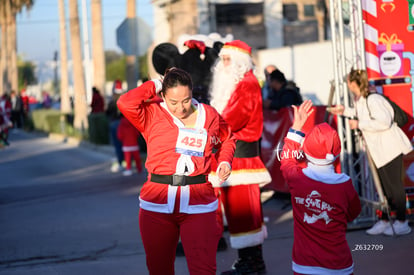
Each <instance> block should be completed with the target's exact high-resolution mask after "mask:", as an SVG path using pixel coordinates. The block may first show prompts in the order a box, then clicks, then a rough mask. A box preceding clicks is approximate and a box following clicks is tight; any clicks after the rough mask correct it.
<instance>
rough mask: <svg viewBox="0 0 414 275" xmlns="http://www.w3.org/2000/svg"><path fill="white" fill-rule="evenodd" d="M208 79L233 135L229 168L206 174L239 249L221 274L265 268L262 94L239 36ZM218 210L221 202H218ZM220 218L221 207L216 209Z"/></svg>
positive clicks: (225, 49)
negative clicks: (226, 173)
mask: <svg viewBox="0 0 414 275" xmlns="http://www.w3.org/2000/svg"><path fill="white" fill-rule="evenodd" d="M219 57H220V60H219V62H218V63H217V64H216V66H215V67H214V74H213V83H212V85H211V91H210V97H211V101H210V103H211V105H212V106H213V107H215V108H216V110H217V111H218V112H219V113H220V114H221V115H222V116H223V118H224V120H225V121H226V122H227V123H228V124H229V125H230V127H231V130H232V132H233V134H234V136H235V137H236V139H237V142H236V151H235V153H234V159H233V167H232V169H233V170H232V174H231V176H230V177H229V178H228V180H227V181H225V182H224V183H221V184H220V182H219V181H218V179H217V177H216V176H215V173H214V171H215V169H214V168H213V169H212V171H213V173H212V174H211V176H210V179H211V181H212V183H213V185H214V186H215V187H217V189H216V191H217V194H218V196H219V198H220V200H221V202H222V204H223V209H224V213H225V217H226V220H227V224H228V230H229V233H230V244H231V247H232V248H234V249H237V250H238V256H239V257H238V259H237V260H236V262H235V263H234V264H233V266H232V270H229V271H226V272H224V273H222V274H248V273H252V272H256V273H257V272H264V271H265V270H266V267H265V263H264V261H263V255H262V244H263V242H264V239H265V238H266V237H267V231H266V226H265V225H264V223H263V212H262V204H261V200H260V187H261V186H263V185H265V184H267V183H269V182H270V181H271V177H270V174H269V172H268V170H267V169H266V167H265V165H264V164H263V162H262V160H261V158H260V152H259V139H260V137H261V135H262V129H263V108H262V95H261V88H260V85H259V81H258V80H257V78H256V76H255V75H254V74H253V62H252V57H251V48H250V46H248V45H247V44H246V43H244V42H243V41H240V40H235V41H231V42H227V43H225V44H224V45H223V47H222V48H221V50H220V53H219ZM219 210H221V208H219ZM218 220H219V222H220V223H221V224H222V213H221V212H220V211H219V212H218Z"/></svg>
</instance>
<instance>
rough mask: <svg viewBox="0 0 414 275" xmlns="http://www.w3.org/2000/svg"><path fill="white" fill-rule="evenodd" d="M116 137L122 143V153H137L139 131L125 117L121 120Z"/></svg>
mask: <svg viewBox="0 0 414 275" xmlns="http://www.w3.org/2000/svg"><path fill="white" fill-rule="evenodd" d="M117 137H118V139H119V140H120V141H121V143H122V150H123V151H137V150H139V147H138V137H139V131H138V130H137V128H135V127H134V125H132V123H131V122H129V121H128V119H126V118H125V117H122V118H121V121H120V123H119V126H118V129H117Z"/></svg>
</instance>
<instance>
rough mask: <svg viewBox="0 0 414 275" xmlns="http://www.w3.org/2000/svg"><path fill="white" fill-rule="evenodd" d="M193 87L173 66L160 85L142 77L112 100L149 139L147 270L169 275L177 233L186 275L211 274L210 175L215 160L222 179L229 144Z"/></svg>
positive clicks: (214, 234)
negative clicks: (116, 100)
mask: <svg viewBox="0 0 414 275" xmlns="http://www.w3.org/2000/svg"><path fill="white" fill-rule="evenodd" d="M192 88H193V85H192V80H191V77H190V75H189V74H188V73H187V72H185V71H183V70H181V69H177V68H171V69H169V70H168V71H167V73H166V74H165V76H164V78H163V80H162V82H161V81H160V80H158V79H156V80H151V81H147V82H145V83H144V84H142V85H141V86H139V87H137V88H135V89H133V90H130V91H129V92H127V93H126V94H124V95H122V96H121V97H120V98H119V100H118V107H119V109H120V110H121V112H122V113H123V114H124V116H125V117H126V118H127V119H128V120H129V121H130V122H131V123H132V124H133V125H134V127H136V128H137V129H138V130H139V131H140V132H141V134H142V136H143V137H144V139H145V141H146V142H147V160H146V162H145V166H146V168H147V170H148V180H147V182H145V183H144V185H143V187H142V189H141V192H140V197H139V200H140V210H139V227H140V233H141V237H142V243H143V245H144V249H145V254H146V262H147V267H148V270H149V274H151V275H173V274H174V260H175V251H176V247H177V243H178V240H179V238H180V237H181V242H182V245H183V247H184V251H185V256H186V258H187V265H188V269H189V272H190V274H191V275H215V274H216V249H217V244H218V241H219V238H220V233H219V230H218V226H217V221H216V210H217V206H218V200H217V197H216V195H215V193H214V188H213V187H212V185H211V183H210V182H209V181H208V174H209V173H210V170H211V161H212V159H213V157H216V158H217V162H218V163H219V165H218V170H217V172H218V174H219V178H220V179H221V180H222V181H224V180H226V179H227V178H228V176H229V175H230V172H231V163H232V160H233V154H234V149H235V141H234V137H233V136H232V133H231V131H230V127H229V126H228V125H227V124H226V122H225V121H224V120H223V118H222V117H221V116H220V115H219V114H218V113H217V111H216V110H215V109H214V108H213V107H211V106H209V105H205V104H202V103H199V102H197V100H195V99H193V98H192ZM161 99H162V100H161ZM213 149H214V150H217V153H216V154H215V155H213Z"/></svg>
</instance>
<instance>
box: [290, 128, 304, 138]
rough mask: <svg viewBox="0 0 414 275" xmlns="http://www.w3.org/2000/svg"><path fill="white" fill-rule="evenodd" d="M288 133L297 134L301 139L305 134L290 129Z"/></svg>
mask: <svg viewBox="0 0 414 275" xmlns="http://www.w3.org/2000/svg"><path fill="white" fill-rule="evenodd" d="M289 133H293V134H297V135H299V136H301V137H305V133H303V132H301V131H296V130H294V129H292V128H289Z"/></svg>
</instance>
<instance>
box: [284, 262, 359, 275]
mask: <svg viewBox="0 0 414 275" xmlns="http://www.w3.org/2000/svg"><path fill="white" fill-rule="evenodd" d="M292 270H293V271H295V272H296V273H300V274H318V275H349V274H352V273H353V272H354V264H353V263H352V265H351V266H350V267H347V268H343V269H329V268H325V267H320V266H306V265H299V264H297V263H295V262H293V261H292Z"/></svg>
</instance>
